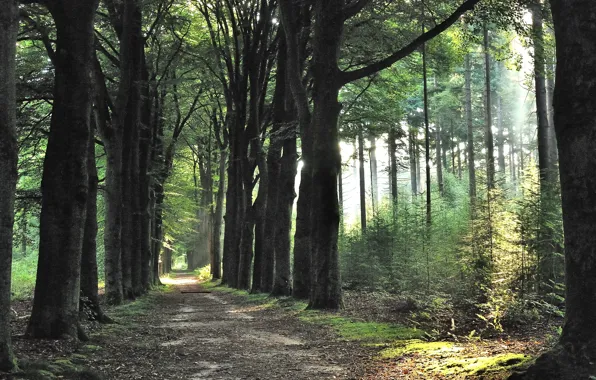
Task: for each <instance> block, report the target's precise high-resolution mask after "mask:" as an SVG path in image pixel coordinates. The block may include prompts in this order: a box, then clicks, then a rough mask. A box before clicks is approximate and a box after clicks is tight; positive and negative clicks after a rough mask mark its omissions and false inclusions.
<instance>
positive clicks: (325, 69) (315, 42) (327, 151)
mask: <svg viewBox="0 0 596 380" xmlns="http://www.w3.org/2000/svg"><path fill="white" fill-rule="evenodd" d="M477 2H478V0H468V1H466V2H464V4H462V5H461V6H459V7H458V8H457V9H456V10H455V11H454V12H453V13H452V14H451V15H450V16H449V17H447V18H446V20H445V21H443V22H441V23H439V24H438V25H437V26H436V27H434V28H433V29H431V30H429V31H428V32H426V33H423V34H422V35H421V36H419V37H418V38H416V39H414V41H412V42H411V43H410V44H408V45H406V47H404V48H402V49H400V50H398V51H396V52H394V53H393V54H390V55H389V56H387V57H386V58H384V59H381V60H379V61H376V62H374V63H372V64H369V65H367V66H363V67H361V68H358V69H355V70H352V71H341V70H340V68H339V58H340V55H339V54H340V51H341V39H342V35H343V30H344V24H345V22H346V21H347V20H349V19H350V18H352V17H354V16H356V15H358V14H359V13H360V12H361V11H362V9H363V8H364V7H365V6H367V5H368V4H369V3H370V2H369V1H368V0H362V1H352V2H349V3H347V2H346V1H345V0H333V1H322V0H319V1H316V2H315V3H314V8H313V9H314V11H313V13H314V25H313V30H314V34H313V38H312V50H313V63H312V78H313V80H312V83H313V99H312V100H313V105H314V106H313V110H312V113H311V111H310V109H309V104H308V100H307V97H306V91H305V88H304V84H303V83H302V82H301V80H300V79H301V78H300V71H298V54H297V52H296V51H295V48H290V50H289V53H288V59H289V61H291V62H293V63H290V64H289V65H290V67H291V69H290V70H289V71H291V72H290V73H289V75H290V78H292V79H291V81H290V83H291V88H292V93H293V95H294V98H295V100H296V103H297V108H298V113H299V119H300V124H301V125H306V124H308V125H309V128H310V129H311V133H312V137H313V141H314V143H313V146H312V152H313V158H314V160H313V161H312V167H311V168H310V177H311V178H312V183H313V192H312V195H313V196H312V199H313V203H312V213H313V214H312V215H313V220H314V222H315V223H313V224H314V226H313V227H314V229H313V230H312V231H314V233H313V234H312V236H311V244H312V246H311V250H310V252H311V258H312V266H313V269H312V271H311V273H312V278H311V280H312V287H311V293H310V300H309V301H310V302H309V306H310V307H312V308H330V309H337V308H339V307H340V306H341V304H342V299H341V283H340V274H339V257H338V250H337V238H338V232H339V220H340V213H339V203H338V199H337V176H338V173H339V168H340V155H339V144H338V137H339V133H338V119H339V112H340V110H341V105H340V103H339V101H338V97H339V90H340V89H341V88H342V87H343V86H344V85H346V84H347V83H350V82H353V81H356V80H358V79H361V78H364V77H367V76H369V75H372V74H374V73H376V72H378V71H380V70H383V69H385V68H388V67H390V66H391V65H393V64H394V63H395V62H397V61H399V60H400V59H403V58H404V57H406V56H408V55H409V54H411V53H412V52H414V51H416V49H417V48H418V47H420V46H421V44H422V43H424V42H426V41H428V40H430V39H431V38H433V37H435V36H436V35H438V34H439V33H441V32H442V31H444V30H445V29H447V28H448V27H449V26H451V25H452V24H453V23H454V22H455V21H457V20H458V19H459V16H461V15H462V14H463V13H465V12H466V11H467V10H469V9H471V8H473V7H474V5H475V4H476V3H477ZM280 9H281V13H282V20H283V22H282V24H283V26H284V29H285V32H286V38H287V40H288V47H290V46H292V45H295V42H296V41H297V34H296V33H297V31H296V28H294V27H293V26H292V25H291V10H292V8H291V2H289V1H288V0H284V1H281V2H280ZM311 123H312V124H311Z"/></svg>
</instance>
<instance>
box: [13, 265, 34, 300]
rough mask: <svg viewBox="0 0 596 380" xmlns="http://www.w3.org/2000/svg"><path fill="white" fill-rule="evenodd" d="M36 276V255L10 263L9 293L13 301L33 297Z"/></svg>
mask: <svg viewBox="0 0 596 380" xmlns="http://www.w3.org/2000/svg"><path fill="white" fill-rule="evenodd" d="M36 275H37V255H29V256H26V257H21V258H19V259H16V260H13V261H12V282H11V293H12V300H13V301H23V300H26V299H30V298H32V297H33V289H34V288H35V276H36Z"/></svg>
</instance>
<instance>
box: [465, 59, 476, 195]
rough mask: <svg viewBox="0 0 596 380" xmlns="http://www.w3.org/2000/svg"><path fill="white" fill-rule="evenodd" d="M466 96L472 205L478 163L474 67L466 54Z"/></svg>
mask: <svg viewBox="0 0 596 380" xmlns="http://www.w3.org/2000/svg"><path fill="white" fill-rule="evenodd" d="M465 66H466V68H465V70H466V71H465V85H464V87H465V96H466V123H467V126H468V144H467V145H468V150H467V160H468V176H469V186H470V189H469V194H470V200H471V202H472V205H473V204H474V202H475V200H476V163H475V162H474V122H473V119H472V65H471V63H470V54H466V59H465Z"/></svg>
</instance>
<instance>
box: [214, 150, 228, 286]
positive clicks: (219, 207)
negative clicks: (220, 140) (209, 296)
mask: <svg viewBox="0 0 596 380" xmlns="http://www.w3.org/2000/svg"><path fill="white" fill-rule="evenodd" d="M218 170H219V182H218V184H217V195H216V197H215V213H214V216H213V246H212V249H213V263H212V267H211V272H212V275H213V279H214V280H217V279H220V278H221V224H222V221H223V206H224V197H225V187H226V182H225V180H226V151H225V149H222V150H221V151H220V153H219V169H218Z"/></svg>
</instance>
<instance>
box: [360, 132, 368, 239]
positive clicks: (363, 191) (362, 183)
mask: <svg viewBox="0 0 596 380" xmlns="http://www.w3.org/2000/svg"><path fill="white" fill-rule="evenodd" d="M358 173H359V176H358V180H359V182H358V183H359V186H360V229H361V230H362V233H365V232H366V186H365V178H364V136H363V133H362V126H360V128H359V130H358Z"/></svg>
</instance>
